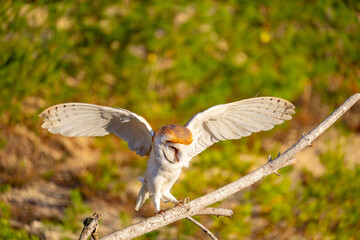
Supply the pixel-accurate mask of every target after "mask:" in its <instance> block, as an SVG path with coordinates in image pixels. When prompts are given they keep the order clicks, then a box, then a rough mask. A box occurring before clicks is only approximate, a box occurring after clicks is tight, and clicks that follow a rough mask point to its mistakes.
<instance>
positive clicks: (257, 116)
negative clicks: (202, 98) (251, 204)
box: [40, 97, 295, 212]
mask: <svg viewBox="0 0 360 240" xmlns="http://www.w3.org/2000/svg"><path fill="white" fill-rule="evenodd" d="M294 108H295V107H294V105H293V104H291V103H290V102H288V101H286V100H284V99H281V98H276V97H258V98H250V99H245V100H242V101H237V102H232V103H227V104H221V105H216V106H213V107H211V108H209V109H207V110H205V111H203V112H200V113H198V114H196V115H194V116H193V117H192V118H191V119H190V120H189V121H188V122H187V123H186V124H185V125H184V126H180V125H174V124H171V125H166V126H164V127H162V128H160V129H159V130H158V131H157V132H156V133H155V132H154V131H153V129H152V128H151V126H150V124H149V123H148V122H147V121H146V120H145V119H144V118H143V117H142V116H140V115H137V114H135V113H133V112H130V111H128V110H126V109H122V108H111V107H105V106H98V105H93V104H86V103H63V104H58V105H55V106H52V107H50V108H48V109H46V110H44V111H43V112H42V113H41V114H40V117H44V118H45V119H44V123H43V125H42V128H45V129H48V131H49V132H51V133H54V134H61V135H63V136H67V137H88V136H104V135H107V134H109V133H113V134H115V135H116V136H118V137H120V138H121V139H123V140H125V141H126V142H127V143H128V146H129V148H130V150H132V151H135V152H136V153H137V154H138V155H140V156H145V155H147V156H149V158H148V160H147V168H146V171H145V174H144V177H141V178H139V180H140V181H141V182H142V187H141V189H140V191H139V195H138V199H137V202H136V205H135V210H139V208H141V207H142V206H143V204H144V202H145V201H146V200H147V199H148V198H149V197H152V198H153V202H154V205H155V209H156V212H160V211H161V209H160V202H161V201H163V202H167V201H170V202H173V203H175V204H177V203H179V201H178V200H177V199H176V198H175V197H174V196H173V195H172V194H171V193H170V189H171V187H172V186H173V184H174V183H175V181H176V180H177V179H178V178H179V176H180V173H181V170H182V168H183V167H188V166H189V162H190V160H191V159H192V158H193V157H194V156H196V155H198V154H199V153H201V152H202V151H204V150H205V149H206V148H207V147H209V146H211V145H213V144H214V143H216V142H218V141H220V140H226V139H239V138H241V137H246V136H249V135H250V134H251V133H253V132H259V131H266V130H269V129H272V128H273V127H274V125H277V124H280V123H283V122H284V120H289V119H291V114H294V113H295V111H294Z"/></svg>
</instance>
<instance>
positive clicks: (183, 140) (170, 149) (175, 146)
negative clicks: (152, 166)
mask: <svg viewBox="0 0 360 240" xmlns="http://www.w3.org/2000/svg"><path fill="white" fill-rule="evenodd" d="M192 141H193V138H192V133H191V131H190V130H189V129H188V128H187V127H185V126H180V125H174V124H170V125H166V126H164V127H162V128H160V129H159V131H157V132H156V135H155V141H154V143H155V154H156V156H157V158H160V159H159V160H166V161H168V162H170V163H174V164H175V163H181V162H182V160H183V158H184V155H185V154H184V153H185V152H186V148H187V147H188V146H189V145H190V144H191V143H192Z"/></svg>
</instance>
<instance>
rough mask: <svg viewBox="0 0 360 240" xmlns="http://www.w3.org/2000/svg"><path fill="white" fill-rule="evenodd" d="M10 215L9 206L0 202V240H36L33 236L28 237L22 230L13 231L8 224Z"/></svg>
mask: <svg viewBox="0 0 360 240" xmlns="http://www.w3.org/2000/svg"><path fill="white" fill-rule="evenodd" d="M10 215H11V209H10V206H8V205H6V204H5V203H3V202H1V201H0V229H1V231H0V239H4V240H8V239H9V240H10V239H11V240H36V239H39V238H37V237H35V236H31V235H29V234H28V233H27V232H26V231H25V230H24V229H20V230H18V229H14V228H13V227H11V225H10V223H9V219H10Z"/></svg>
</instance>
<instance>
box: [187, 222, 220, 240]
mask: <svg viewBox="0 0 360 240" xmlns="http://www.w3.org/2000/svg"><path fill="white" fill-rule="evenodd" d="M186 219H187V220H189V221H190V222H192V223H194V224H195V225H197V226H198V227H199V228H201V230H203V231H204V232H205V233H206V234H207V235H209V237H211V239H214V240H217V238H216V237H215V235H214V234H213V233H212V232H211V231H210V230H209V229H207V228H206V227H205V226H204V225H202V224H201V223H199V222H198V221H196V220H195V219H193V218H192V217H187V218H186Z"/></svg>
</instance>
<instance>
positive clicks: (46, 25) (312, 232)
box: [0, 0, 360, 239]
mask: <svg viewBox="0 0 360 240" xmlns="http://www.w3.org/2000/svg"><path fill="white" fill-rule="evenodd" d="M299 9H301V11H299ZM359 12H360V3H359V1H353V0H350V1H338V0H324V1H320V0H316V1H312V2H311V3H309V2H308V1H304V0H299V1H292V2H275V1H255V2H254V1H234V0H228V1H210V0H205V1H200V2H187V1H176V2H171V1H164V0H156V1H120V2H119V1H111V0H105V1H89V0H85V1H78V2H76V3H74V1H70V0H63V1H43V0H41V1H3V2H1V3H0V52H1V54H0V93H1V94H0V103H1V104H0V133H2V132H3V130H4V129H7V130H8V132H11V131H12V130H11V129H13V128H14V127H15V126H18V125H22V126H24V127H26V128H27V129H31V130H32V131H33V132H34V133H35V134H36V136H37V137H39V138H43V137H44V132H43V131H41V130H40V126H41V123H40V120H39V118H38V114H39V113H40V112H41V111H42V110H43V109H45V108H46V107H48V106H50V105H52V104H57V103H61V102H71V101H74V102H89V103H95V104H102V105H107V106H114V107H122V108H126V109H129V110H131V111H133V112H136V113H138V114H140V115H142V116H143V117H145V118H146V119H147V120H148V121H149V122H150V123H151V125H152V126H153V128H154V130H157V129H159V127H161V126H162V125H164V124H167V123H177V124H185V123H186V121H187V120H188V119H190V118H191V117H192V116H193V115H194V114H195V113H197V112H199V111H202V110H205V109H207V108H209V107H211V106H213V105H215V104H221V103H225V102H230V101H236V100H240V99H244V98H248V97H254V96H257V95H258V96H265V95H272V96H277V97H283V98H286V99H288V100H289V101H292V102H294V103H295V104H296V106H297V110H298V115H296V116H295V119H297V120H296V121H297V123H298V124H297V125H298V126H303V125H305V124H306V123H309V122H312V121H314V119H316V120H317V119H318V116H319V115H321V114H328V113H330V109H334V108H335V107H337V106H338V105H339V104H340V103H341V102H343V100H344V99H346V98H347V97H348V96H350V95H351V94H353V93H355V92H359V89H360V77H359V72H360V68H359V64H358V63H359V62H360V52H359V51H358V49H360V41H359V40H358V39H360V25H359V22H358V15H359ZM290 126H293V125H290ZM341 128H342V129H341V131H343V132H344V134H345V135H346V134H349V129H348V128H347V127H346V126H345V127H341ZM277 129H280V131H281V132H286V131H288V130H289V125H284V126H281V127H279V128H277ZM270 134H274V132H271V133H270ZM269 136H270V135H267V134H263V135H261V134H260V135H257V136H255V137H250V138H245V139H242V140H240V142H230V141H229V142H224V143H219V144H216V145H215V146H214V147H213V148H211V149H208V150H207V151H205V152H204V153H202V155H201V156H200V157H199V158H198V159H197V160H196V161H194V162H193V163H192V165H191V168H189V169H187V170H186V172H187V174H186V175H184V176H183V177H182V180H181V183H179V184H176V185H175V186H174V189H173V193H174V195H175V196H183V197H185V196H189V197H190V198H195V197H197V196H199V195H200V194H203V193H206V192H207V191H210V189H214V188H217V187H219V186H222V185H224V184H225V183H228V182H230V181H233V180H234V179H236V178H238V177H239V176H242V175H245V174H246V173H248V172H249V171H250V170H251V168H252V167H253V163H252V162H243V161H241V155H240V156H239V154H240V153H242V154H248V155H251V156H252V155H253V156H254V157H255V156H262V155H264V154H265V155H268V154H269V153H268V152H264V150H263V148H262V146H263V141H262V140H263V137H264V138H265V137H269ZM103 141H104V142H102V143H99V144H97V145H96V147H99V148H101V149H102V151H103V152H102V154H101V159H99V161H98V164H97V166H95V167H94V168H91V169H85V170H84V171H83V172H82V173H81V174H80V175H79V176H78V177H77V178H76V179H75V180H74V179H73V180H74V181H76V183H71V184H70V185H72V186H74V189H75V190H74V191H73V193H72V196H71V199H72V206H70V207H68V209H67V210H66V213H65V219H64V222H63V224H64V228H65V229H71V230H72V231H76V230H77V229H78V228H79V226H78V225H76V224H78V223H79V222H78V217H79V216H80V215H81V214H82V213H84V212H86V211H88V210H89V209H88V207H87V206H85V204H84V203H83V198H91V196H92V194H96V193H98V192H110V194H114V195H116V194H117V193H119V192H123V191H124V189H126V184H127V183H126V182H125V181H124V180H123V179H122V176H123V175H122V174H123V173H121V174H120V173H119V171H118V168H119V167H122V166H118V165H117V164H118V163H117V161H115V160H114V158H115V157H114V155H113V154H114V152H121V153H122V151H128V150H127V145H126V144H125V143H123V142H120V141H115V142H111V141H112V139H110V138H108V139H107V140H103ZM99 142H100V140H99ZM7 143H8V140H7V139H6V138H5V137H3V136H2V135H1V134H0V151H4V149H6V147H9V146H8V144H7ZM281 144H283V143H282V142H281V141H280V142H279V143H276V147H274V148H278V147H279V145H281ZM14 147H16V146H14ZM39 147H41V146H39ZM21 150H22V149H18V151H21ZM275 150H277V149H272V150H271V151H272V152H271V154H273V155H274V153H276V151H275ZM15 152H16V151H15ZM65 157H66V156H65ZM29 158H30V161H32V162H36V159H32V156H29ZM321 159H322V161H323V162H322V163H323V165H324V166H325V167H326V173H325V174H324V175H323V176H321V177H315V176H313V175H312V173H311V172H308V171H306V170H303V171H302V172H301V173H302V174H301V179H300V180H296V181H294V179H293V178H292V177H291V175H290V174H291V172H292V168H287V169H286V170H282V171H283V173H282V177H281V178H277V177H275V176H270V177H268V178H266V179H264V180H263V181H262V182H261V184H259V185H256V186H254V187H253V188H251V189H250V190H247V191H245V192H244V193H242V194H240V195H239V196H237V197H236V199H237V200H238V201H239V204H237V205H236V208H235V209H234V210H235V212H236V213H237V214H235V215H234V217H233V219H223V218H219V219H212V220H211V223H212V224H213V226H214V229H215V230H216V231H217V232H218V233H219V234H220V235H221V236H222V238H225V239H238V238H241V237H246V236H253V237H254V238H256V237H258V238H262V237H264V236H265V235H266V234H267V233H270V232H273V231H276V229H281V227H283V226H284V224H285V226H288V227H289V228H290V229H293V231H294V233H295V234H299V235H302V234H303V235H306V236H309V237H313V238H315V237H316V236H318V235H319V236H321V237H322V238H329V239H333V238H334V239H335V238H338V237H340V236H342V237H343V238H344V239H345V238H348V239H351V238H354V239H356V238H359V235H358V233H357V232H356V229H359V222H360V221H359V218H358V216H359V212H358V208H356V206H359V202H358V199H359V197H358V196H357V195H356V193H357V191H356V189H359V186H358V183H357V182H358V181H356V180H357V178H358V176H359V171H360V170H359V168H358V166H355V167H354V168H353V169H349V168H348V167H346V166H345V165H344V163H343V162H342V159H343V156H342V155H341V152H336V151H328V152H327V153H326V155H324V156H322V157H321ZM140 161H142V160H139V159H133V160H131V161H128V162H126V163H124V164H126V165H129V166H130V167H131V169H135V171H134V172H139V171H140V170H141V169H143V168H144V161H143V162H140ZM19 162H20V161H19ZM34 166H36V165H34ZM205 168H206V169H209V171H207V173H206V174H199V172H200V173H203V172H204V170H203V169H205ZM55 175H56V174H55V172H54V170H53V169H49V170H47V171H45V172H43V174H42V175H41V176H40V177H41V178H43V179H45V180H48V181H52V180H53V176H55ZM21 177H22V176H18V178H19V181H17V182H20V183H23V182H24V183H26V182H27V180H25V181H24V180H23V179H21ZM134 177H136V176H134ZM195 177H196V179H198V181H196V182H194V181H193V179H194V178H195ZM34 179H36V178H35V177H34ZM78 186H80V187H78ZM13 187H18V186H16V184H15V181H14V182H4V183H3V182H1V185H0V192H6V191H11V189H12V188H13ZM4 211H5V210H4ZM6 211H7V212H8V213H9V214H10V212H11V211H10V210H9V209H8V210H6ZM120 216H121V217H120V218H121V219H125V220H126V221H127V222H128V217H127V216H124V215H121V214H120ZM9 217H10V215H2V217H1V221H3V222H2V223H3V224H5V225H3V226H4V227H5V229H9V232H8V235H7V236H11V234H13V235H14V237H15V236H17V235H16V234H25V233H24V231H22V230H21V231H17V230H14V229H12V228H11V227H10V225H9ZM130 217H132V216H130ZM259 218H261V219H262V220H263V221H264V222H265V223H266V224H267V227H266V228H265V229H264V230H263V231H262V232H260V233H259V232H256V229H255V227H254V225H255V224H253V223H252V221H255V222H256V221H257V220H258V219H259ZM125 220H124V221H125ZM126 221H125V222H126ZM179 224H181V225H180V226H179V228H180V229H182V233H181V234H182V235H181V238H186V237H188V238H189V237H190V236H193V235H196V236H197V235H199V233H198V232H196V233H194V231H195V230H194V229H193V228H191V226H189V224H188V223H184V224H182V223H179ZM281 224H283V225H281ZM280 226H281V227H280ZM0 234H1V233H0ZM25 235H26V234H25ZM25 235H19V236H24V238H25V239H26V236H25ZM160 235H161V234H160ZM179 236H180V235H179ZM157 237H159V233H150V234H148V235H146V236H145V238H148V239H156V238H157ZM0 238H1V237H0Z"/></svg>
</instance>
